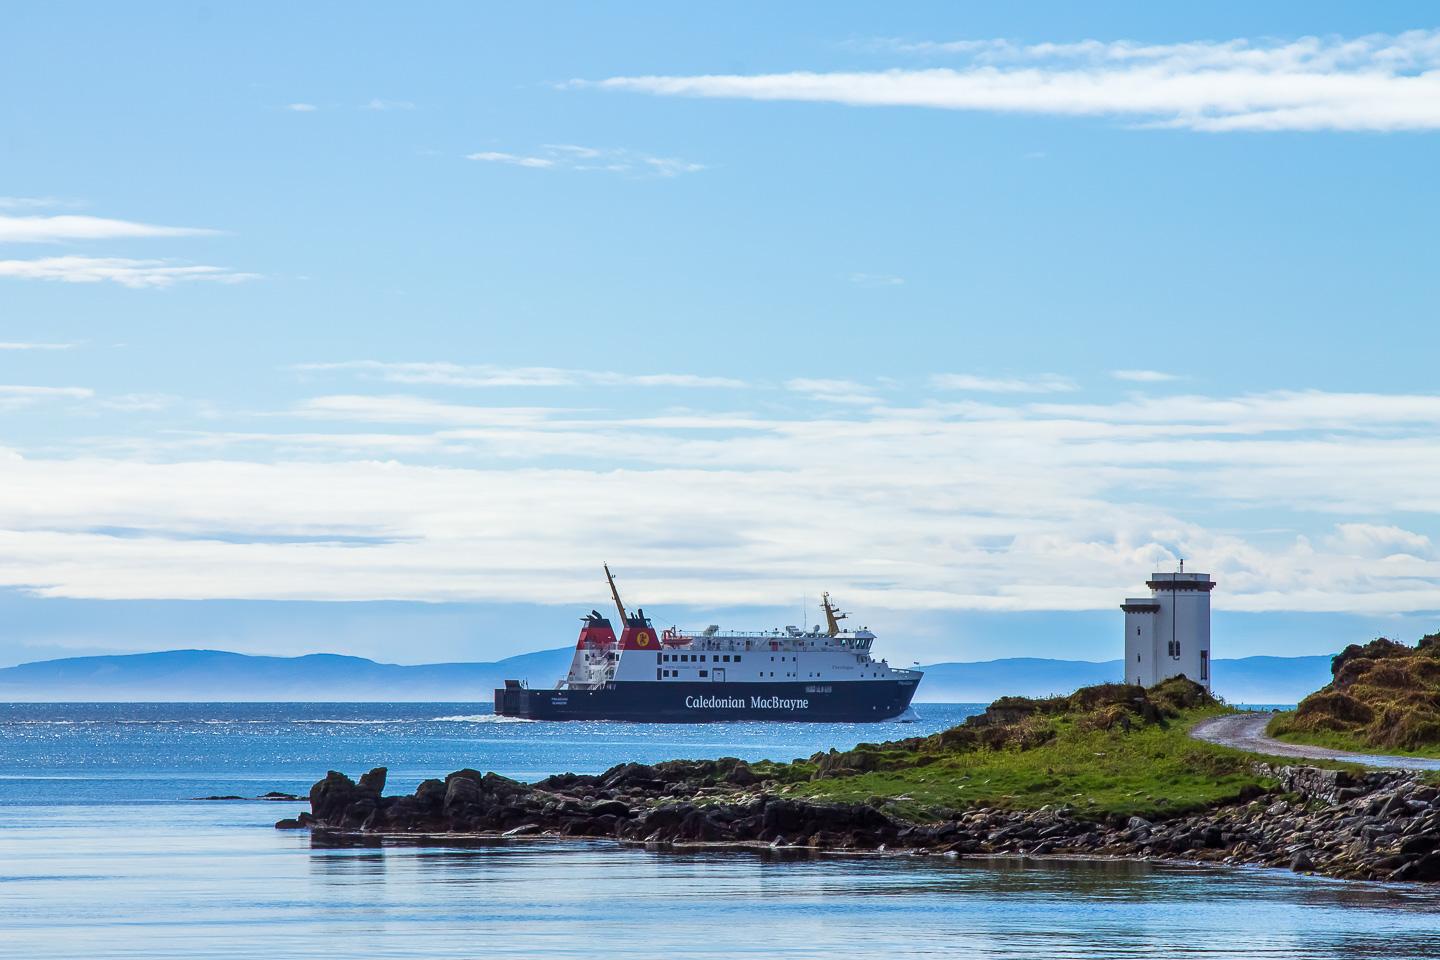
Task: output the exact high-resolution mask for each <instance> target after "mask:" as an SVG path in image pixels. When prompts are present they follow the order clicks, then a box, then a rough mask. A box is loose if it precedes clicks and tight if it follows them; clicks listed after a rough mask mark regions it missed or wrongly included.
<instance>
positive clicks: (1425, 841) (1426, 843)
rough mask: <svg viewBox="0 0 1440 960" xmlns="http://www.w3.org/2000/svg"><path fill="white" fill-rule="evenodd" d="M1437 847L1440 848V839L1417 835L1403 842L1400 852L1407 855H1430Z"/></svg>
mask: <svg viewBox="0 0 1440 960" xmlns="http://www.w3.org/2000/svg"><path fill="white" fill-rule="evenodd" d="M1436 847H1440V837H1434V836H1426V835H1425V834H1417V835H1416V836H1413V837H1407V838H1406V839H1405V840H1403V841H1401V843H1400V852H1401V853H1407V854H1409V853H1430V852H1431V851H1433V850H1434V849H1435V848H1436Z"/></svg>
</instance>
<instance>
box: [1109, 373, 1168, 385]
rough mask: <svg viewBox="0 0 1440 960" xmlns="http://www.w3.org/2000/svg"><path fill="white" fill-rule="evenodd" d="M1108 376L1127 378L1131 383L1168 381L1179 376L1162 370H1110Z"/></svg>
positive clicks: (1120, 378)
mask: <svg viewBox="0 0 1440 960" xmlns="http://www.w3.org/2000/svg"><path fill="white" fill-rule="evenodd" d="M1110 376H1112V377H1114V378H1115V379H1116V380H1129V381H1130V382H1132V383H1169V382H1170V381H1171V380H1179V379H1180V378H1179V377H1178V376H1176V375H1175V374H1173V373H1165V372H1164V371H1163V370H1111V371H1110Z"/></svg>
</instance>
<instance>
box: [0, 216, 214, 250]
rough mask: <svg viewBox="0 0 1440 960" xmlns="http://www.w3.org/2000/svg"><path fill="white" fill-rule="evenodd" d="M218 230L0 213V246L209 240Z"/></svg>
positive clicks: (125, 221)
mask: <svg viewBox="0 0 1440 960" xmlns="http://www.w3.org/2000/svg"><path fill="white" fill-rule="evenodd" d="M219 232H220V231H218V230H207V229H204V228H200V227H165V226H159V225H157V224H153V223H135V222H134V221H130V220H109V219H106V218H104V217H86V216H78V215H73V214H66V215H61V216H52V217H12V216H6V215H4V214H0V243H55V242H58V241H62V240H124V239H130V238H144V237H208V236H215V235H216V234H218V233H219Z"/></svg>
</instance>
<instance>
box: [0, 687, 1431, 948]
mask: <svg viewBox="0 0 1440 960" xmlns="http://www.w3.org/2000/svg"><path fill="white" fill-rule="evenodd" d="M976 709H977V708H975V707H967V706H940V705H929V704H927V705H921V706H920V707H918V708H917V711H916V713H917V715H916V718H915V719H914V722H911V723H894V724H872V725H853V726H852V725H842V724H823V725H822V724H814V725H808V724H807V725H794V726H786V725H773V726H768V725H762V724H711V725H696V726H647V725H632V724H611V723H585V724H545V723H528V722H504V721H499V720H497V719H496V718H494V717H493V716H491V715H490V713H489V710H488V708H487V707H485V706H481V705H457V704H263V705H256V704H183V705H182V704H153V705H150V704H138V705H137V704H103V705H101V704H79V705H75V704H72V705H0V957H4V958H7V960H8V958H12V957H13V958H16V960H40V958H58V957H66V958H72V957H73V958H81V957H84V958H92V960H93V958H108V957H134V958H168V957H176V958H179V957H184V958H204V957H247V958H248V957H255V958H260V957H265V958H290V957H295V958H302V957H325V958H329V960H337V958H345V960H348V958H357V960H359V958H372V957H373V958H385V957H576V958H580V957H584V958H590V957H601V958H604V957H635V958H642V957H643V958H649V957H696V958H699V957H735V956H752V957H830V958H839V957H867V958H873V957H887V958H888V957H967V958H968V957H975V958H988V957H1007V958H1009V957H1016V958H1018V957H1026V958H1029V957H1034V958H1069V957H1075V958H1099V957H1134V958H1171V957H1176V958H1185V957H1226V958H1229V957H1235V958H1240V957H1286V958H1289V957H1306V958H1311V957H1314V958H1320V957H1325V958H1352V957H1355V958H1371V957H1373V958H1377V960H1379V958H1408V957H1436V956H1440V893H1436V892H1431V891H1423V890H1413V889H1403V888H1387V887H1384V886H1381V885H1348V884H1341V883H1337V882H1332V881H1325V880H1315V879H1307V878H1301V877H1294V876H1291V875H1289V874H1287V873H1283V872H1274V871H1261V870H1215V869H1188V868H1183V867H1182V868H1176V867H1147V866H1143V865H1132V864H1109V863H1071V864H1063V863H1049V862H1046V863H1036V862H1028V863H1027V862H981V861H961V862H953V861H947V860H943V859H887V858H881V857H843V856H824V857H809V856H803V855H788V854H756V853H745V852H718V851H716V852H701V853H696V852H688V853H681V852H663V851H646V850H637V849H627V848H622V847H618V846H615V845H611V844H605V843H595V842H563V843H562V842H546V841H529V842H518V841H517V842H494V843H464V842H454V843H446V844H436V843H425V844H399V843H396V844H384V845H379V844H361V845H338V846H337V845H326V844H322V843H318V842H315V841H312V840H311V838H310V837H309V836H308V835H307V834H305V833H303V832H281V831H276V830H274V829H272V826H271V825H272V824H273V822H274V821H275V820H276V819H278V818H279V817H281V816H292V815H293V814H294V813H295V812H296V811H297V810H298V809H299V806H298V805H297V804H294V803H259V802H253V801H230V802H204V801H196V800H192V799H189V798H192V797H196V796H207V795H211V794H240V795H242V796H255V795H257V794H260V793H264V792H265V791H268V790H286V791H293V792H303V791H304V790H305V789H306V788H308V786H309V784H310V783H311V782H312V781H313V780H315V779H316V778H317V777H319V776H321V775H323V774H324V772H325V771H326V770H327V769H330V768H336V769H341V770H344V771H346V772H348V773H351V774H352V775H353V774H357V773H359V772H361V771H363V770H366V769H369V768H370V767H372V766H376V765H382V764H383V765H386V766H388V767H390V770H391V775H390V782H391V785H392V788H393V789H395V790H408V789H410V788H411V787H413V786H414V785H415V784H416V783H417V782H418V781H419V780H421V779H423V778H424V777H427V776H433V775H436V774H443V773H446V772H448V771H450V770H453V769H456V768H458V767H462V766H472V767H477V768H479V769H482V770H485V769H491V770H495V771H497V772H500V773H503V774H506V775H508V776H513V777H520V778H535V777H539V776H543V775H545V774H547V773H551V772H556V771H563V770H573V771H577V772H593V771H598V770H602V769H604V768H605V767H608V766H610V765H611V764H614V763H617V762H620V761H622V760H631V759H639V760H661V759H667V758H671V757H715V756H725V755H731V756H741V757H746V758H750V759H760V758H764V757H769V758H775V759H788V758H790V757H795V756H804V755H808V754H810V753H813V752H815V751H816V750H821V749H827V748H829V747H832V746H835V747H841V748H844V747H849V746H853V745H854V744H855V743H858V742H862V741H876V740H886V739H892V738H895V737H898V736H909V735H917V734H923V733H928V732H931V731H934V730H937V729H941V728H943V727H946V726H949V725H951V724H953V723H955V722H957V721H958V720H960V719H961V718H963V717H964V716H966V715H968V714H969V713H972V712H974V711H975V710H976Z"/></svg>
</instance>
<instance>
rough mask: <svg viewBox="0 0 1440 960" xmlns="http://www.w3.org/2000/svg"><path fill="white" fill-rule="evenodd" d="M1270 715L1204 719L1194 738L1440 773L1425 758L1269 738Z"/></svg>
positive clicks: (1270, 753) (1272, 753) (1271, 751)
mask: <svg viewBox="0 0 1440 960" xmlns="http://www.w3.org/2000/svg"><path fill="white" fill-rule="evenodd" d="M1271 716H1272V715H1271V714H1269V713H1231V714H1227V715H1225V716H1223V717H1211V718H1210V719H1209V720H1201V721H1200V722H1199V723H1197V724H1195V726H1194V727H1193V728H1192V729H1191V731H1190V736H1192V737H1194V738H1196V739H1197V740H1205V741H1207V742H1209V743H1218V744H1220V745H1221V746H1222V747H1235V748H1236V749H1238V750H1248V751H1250V752H1251V753H1263V754H1266V755H1268V756H1272V757H1299V758H1301V759H1304V760H1345V761H1348V762H1350V763H1360V764H1364V765H1365V766H1367V767H1386V768H1391V769H1397V770H1440V760H1427V759H1424V758H1421V757H1395V756H1386V755H1383V754H1368V753H1350V752H1349V751H1346V750H1331V749H1329V748H1328V747H1312V746H1310V745H1308V744H1303V743H1286V742H1285V741H1284V740H1276V739H1275V738H1274V737H1267V736H1266V735H1265V725H1266V724H1267V723H1269V722H1270V717H1271Z"/></svg>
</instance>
